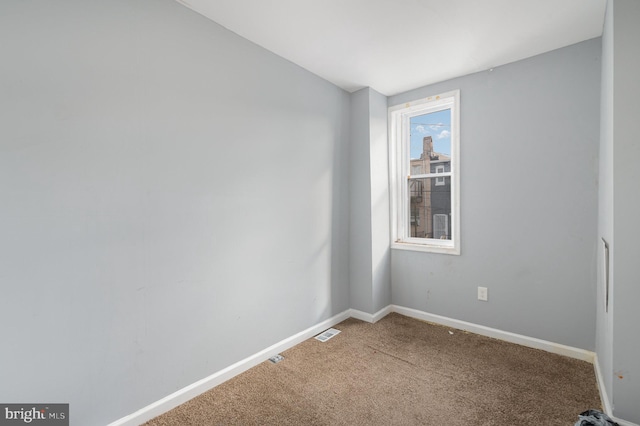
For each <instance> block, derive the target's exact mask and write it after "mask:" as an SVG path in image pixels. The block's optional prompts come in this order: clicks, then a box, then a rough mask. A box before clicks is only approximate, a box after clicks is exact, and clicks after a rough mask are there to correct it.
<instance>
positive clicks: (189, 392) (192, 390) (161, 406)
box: [108, 309, 351, 426]
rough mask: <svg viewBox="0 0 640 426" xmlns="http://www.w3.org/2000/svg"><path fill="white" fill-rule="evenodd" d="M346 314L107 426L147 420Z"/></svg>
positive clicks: (345, 314)
mask: <svg viewBox="0 0 640 426" xmlns="http://www.w3.org/2000/svg"><path fill="white" fill-rule="evenodd" d="M350 316H351V310H350V309H347V310H346V311H344V312H342V313H339V314H338V315H334V316H332V317H331V318H329V319H327V320H324V321H322V322H320V323H318V324H316V325H314V326H311V327H309V328H307V329H306V330H303V331H301V332H299V333H297V334H294V335H293V336H291V337H288V338H286V339H284V340H282V341H280V342H278V343H276V344H274V345H271V346H269V347H268V348H266V349H263V350H261V351H260V352H258V353H256V354H254V355H251V356H249V357H247V358H245V359H243V360H241V361H238V362H236V363H235V364H233V365H230V366H229V367H227V368H224V369H222V370H220V371H218V372H216V373H214V374H212V375H210V376H209V377H205V378H204V379H201V380H198V381H197V382H195V383H192V384H190V385H188V386H185V387H184V388H182V389H180V390H178V391H176V392H174V393H172V394H171V395H168V396H166V397H164V398H162V399H160V400H159V401H156V402H154V403H151V404H149V405H147V406H146V407H144V408H141V409H140V410H138V411H136V412H135V413H133V414H130V415H128V416H125V417H123V418H121V419H119V420H116V421H115V422H113V423H110V424H109V425H108V426H138V425H141V424H142V423H144V422H146V421H149V420H151V419H153V418H154V417H157V416H159V415H161V414H163V413H166V412H167V411H169V410H171V409H173V408H175V407H177V406H178V405H180V404H183V403H185V402H187V401H189V400H190V399H193V398H195V397H196V396H198V395H200V394H202V393H204V392H206V391H208V390H209V389H213V388H214V387H216V386H218V385H220V384H222V383H224V382H226V381H227V380H229V379H231V378H233V377H235V376H237V375H238V374H240V373H243V372H245V371H247V370H248V369H250V368H251V367H255V366H256V365H258V364H260V363H262V362H264V361H266V360H268V359H269V358H270V357H272V356H274V355H276V354H278V353H280V352H283V351H285V350H287V349H289V348H292V347H294V346H295V345H297V344H298V343H302V342H304V341H305V340H307V339H309V338H311V337H313V336H315V335H317V334H319V333H321V332H323V331H325V330H326V329H328V328H331V327H333V326H334V325H336V324H338V323H340V322H342V321H344V320H346V319H347V318H349V317H350Z"/></svg>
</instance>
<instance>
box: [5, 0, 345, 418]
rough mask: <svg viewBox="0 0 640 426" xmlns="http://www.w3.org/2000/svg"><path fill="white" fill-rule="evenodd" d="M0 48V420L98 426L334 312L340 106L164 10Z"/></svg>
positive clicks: (113, 8)
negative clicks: (60, 412) (28, 410)
mask: <svg viewBox="0 0 640 426" xmlns="http://www.w3.org/2000/svg"><path fill="white" fill-rule="evenodd" d="M0 39H2V43H0V57H1V58H2V61H1V63H0V200H1V204H0V259H1V261H0V281H1V283H2V296H1V297H0V334H1V335H2V341H3V346H2V350H1V351H0V377H1V380H0V382H1V384H0V401H4V402H69V403H70V404H71V413H72V422H71V423H72V425H98V424H105V423H108V422H110V421H113V420H116V419H118V418H120V417H122V416H124V415H127V414H130V413H132V412H134V411H135V410H137V409H140V408H142V407H144V406H145V405H147V404H149V403H151V402H154V401H156V400H158V399H160V398H162V397H164V396H166V395H168V394H170V393H171V392H174V391H176V390H178V389H180V388H182V387H183V386H186V385H188V384H191V383H193V382H195V381H196V380H199V379H202V378H203V377H206V376H207V375H209V374H211V373H214V372H216V371H219V370H220V369H222V368H224V367H226V366H229V365H230V364H232V363H234V362H237V361H239V360H241V359H243V358H244V357H246V356H249V355H252V354H254V353H256V352H257V351H259V350H262V349H264V348H266V347H268V346H269V345H271V344H273V343H276V342H278V341H279V340H281V339H283V338H286V337H289V336H291V335H293V334H295V333H296V332H299V331H301V330H303V329H305V328H307V327H309V326H311V325H315V324H317V323H318V322H319V321H321V320H324V319H326V318H328V317H330V316H332V315H334V314H337V313H339V312H342V311H344V310H345V309H347V308H349V290H348V279H349V277H348V274H349V252H348V250H349V248H348V209H349V199H348V196H349V194H348V168H347V166H348V137H349V135H348V131H349V128H348V125H349V95H348V94H347V93H346V92H344V91H342V90H340V89H338V88H336V87H335V86H333V85H331V84H329V83H327V82H326V81H324V80H321V79H320V78H318V77H316V76H314V75H312V74H310V73H308V72H306V71H304V70H302V69H301V68H299V67H297V66H295V65H293V64H291V63H290V62H287V61H284V60H282V59H281V58H279V57H276V56H275V55H273V54H271V53H269V52H267V51H265V50H263V49H261V48H259V47H258V46H256V45H254V44H252V43H249V42H247V41H246V40H244V39H242V38H240V37H238V36H236V35H234V34H233V33H231V32H229V31H227V30H225V29H223V28H222V27H220V26H219V25H216V24H214V23H212V22H211V21H209V20H207V19H205V18H204V17H201V16H199V15H197V14H196V13H194V12H192V11H190V10H188V9H186V8H184V7H183V6H180V5H179V4H178V3H176V2H174V1H172V0H153V1H152V0H140V1H135V2H131V1H128V0H118V1H100V2H86V1H81V0H66V1H56V2H51V1H46V0H41V1H27V0H4V1H2V2H1V3H0Z"/></svg>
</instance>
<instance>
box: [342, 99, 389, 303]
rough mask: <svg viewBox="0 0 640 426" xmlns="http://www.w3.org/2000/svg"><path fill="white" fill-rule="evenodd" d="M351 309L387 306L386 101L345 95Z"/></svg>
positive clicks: (387, 199)
mask: <svg viewBox="0 0 640 426" xmlns="http://www.w3.org/2000/svg"><path fill="white" fill-rule="evenodd" d="M350 134H351V140H350V147H351V151H350V158H351V161H350V169H349V170H350V185H351V186H350V191H351V192H350V194H351V196H350V206H351V210H350V213H349V214H350V228H349V233H350V262H351V264H350V295H351V298H350V300H351V307H352V308H354V309H357V310H360V311H363V312H366V313H370V314H373V313H376V312H377V311H379V310H380V309H382V308H384V307H386V306H388V305H389V304H390V303H391V273H390V266H391V257H390V256H391V253H390V249H389V245H390V240H389V238H390V237H389V235H390V234H389V173H388V170H389V169H388V164H389V160H388V145H387V98H386V96H384V95H382V94H380V93H378V92H376V91H375V90H373V89H371V88H364V89H361V90H359V91H357V92H355V93H352V94H351V133H350Z"/></svg>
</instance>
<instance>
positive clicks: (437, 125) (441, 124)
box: [429, 123, 444, 130]
mask: <svg viewBox="0 0 640 426" xmlns="http://www.w3.org/2000/svg"><path fill="white" fill-rule="evenodd" d="M442 126H444V123H438V124H432V125H430V126H429V128H430V129H431V130H439V129H440V127H442Z"/></svg>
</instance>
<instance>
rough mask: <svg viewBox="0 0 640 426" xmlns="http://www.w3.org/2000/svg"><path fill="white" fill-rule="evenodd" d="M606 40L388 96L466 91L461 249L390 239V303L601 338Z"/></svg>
mask: <svg viewBox="0 0 640 426" xmlns="http://www.w3.org/2000/svg"><path fill="white" fill-rule="evenodd" d="M600 48H601V46H600V39H599V38H598V39H593V40H589V41H586V42H583V43H579V44H576V45H573V46H569V47H566V48H563V49H559V50H556V51H553V52H549V53H546V54H543V55H539V56H536V57H533V58H529V59H526V60H523V61H519V62H516V63H512V64H509V65H505V66H502V67H498V68H495V69H494V70H493V71H486V72H482V73H477V74H472V75H469V76H465V77H461V78H458V79H454V80H450V81H446V82H443V83H439V84H435V85H432V86H427V87H423V88H420V89H416V90H412V91H410V92H406V93H403V94H400V95H397V96H393V97H391V98H389V106H392V105H397V104H401V103H403V102H407V101H411V100H415V99H419V98H422V97H426V96H429V95H437V94H440V93H443V92H446V91H449V90H453V89H460V97H461V142H460V146H461V147H460V149H461V185H460V187H461V232H462V233H461V243H462V245H461V255H460V256H450V255H443V254H431V253H420V252H411V251H401V250H393V251H392V255H391V256H392V272H391V273H392V300H393V303H395V304H398V305H402V306H406V307H411V308H415V309H419V310H423V311H426V312H430V313H434V314H439V315H444V316H447V317H451V318H456V319H459V320H464V321H469V322H473V323H476V324H482V325H486V326H489V327H494V328H498V329H502V330H506V331H510V332H514V333H520V334H524V335H527V336H531V337H537V338H541V339H545V340H549V341H552V342H557V343H562V344H566V345H570V346H575V347H579V348H584V349H590V350H593V349H594V347H595V309H594V306H595V303H596V302H595V292H596V289H595V282H596V278H595V273H596V266H595V262H594V260H595V256H596V235H595V229H597V211H598V192H597V158H598V139H599V110H600V107H599V106H600V89H599V88H600V53H601V52H600ZM478 286H486V287H488V288H489V301H488V302H480V301H478V300H477V287H478Z"/></svg>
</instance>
